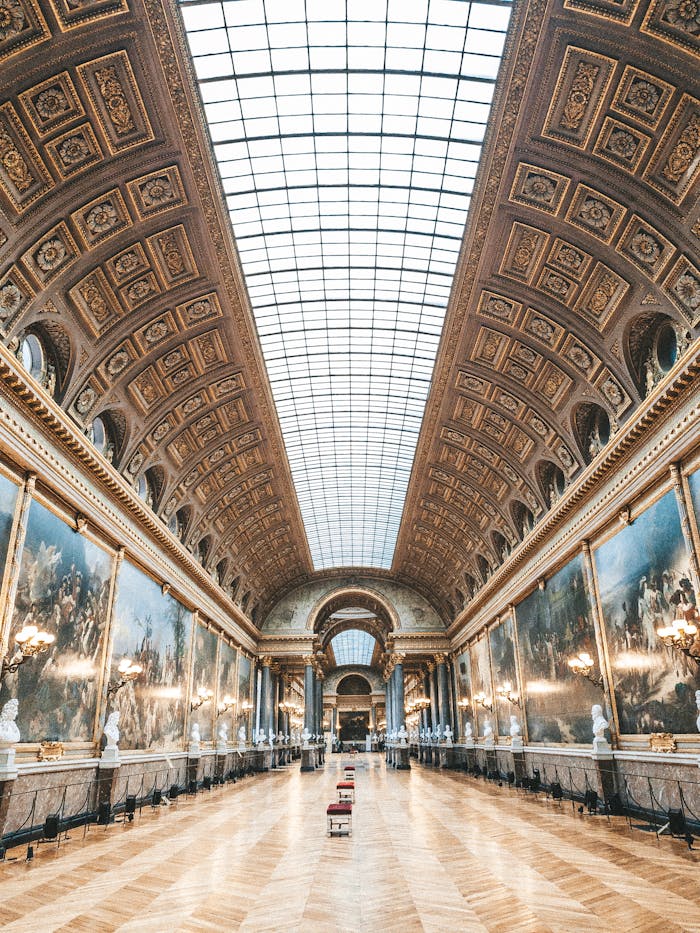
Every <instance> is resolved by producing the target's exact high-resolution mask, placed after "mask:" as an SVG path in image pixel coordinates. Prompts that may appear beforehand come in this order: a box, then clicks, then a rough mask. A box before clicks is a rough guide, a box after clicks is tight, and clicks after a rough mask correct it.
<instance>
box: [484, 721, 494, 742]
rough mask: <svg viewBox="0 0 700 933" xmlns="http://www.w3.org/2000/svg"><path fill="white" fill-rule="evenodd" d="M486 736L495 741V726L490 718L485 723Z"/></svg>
mask: <svg viewBox="0 0 700 933" xmlns="http://www.w3.org/2000/svg"><path fill="white" fill-rule="evenodd" d="M484 738H485V739H490V740H491V741H493V726H492V725H491V720H490V719H487V720H486V722H485V723H484Z"/></svg>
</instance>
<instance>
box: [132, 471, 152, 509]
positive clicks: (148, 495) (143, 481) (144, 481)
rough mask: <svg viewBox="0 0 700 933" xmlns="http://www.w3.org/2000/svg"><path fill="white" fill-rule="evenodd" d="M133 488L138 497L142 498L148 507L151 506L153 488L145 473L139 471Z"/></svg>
mask: <svg viewBox="0 0 700 933" xmlns="http://www.w3.org/2000/svg"><path fill="white" fill-rule="evenodd" d="M134 489H135V490H136V495H137V496H138V497H139V499H142V500H143V501H144V502H145V503H146V505H147V506H149V508H153V489H152V487H151V483H150V481H149V477H148V475H147V474H146V473H141V475H140V476H138V477H137V478H136V481H135V483H134Z"/></svg>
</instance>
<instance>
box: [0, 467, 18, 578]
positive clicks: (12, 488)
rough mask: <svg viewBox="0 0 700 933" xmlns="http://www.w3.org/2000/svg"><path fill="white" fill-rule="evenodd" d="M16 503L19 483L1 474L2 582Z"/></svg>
mask: <svg viewBox="0 0 700 933" xmlns="http://www.w3.org/2000/svg"><path fill="white" fill-rule="evenodd" d="M16 504H17V485H16V484H15V483H13V482H12V481H11V480H9V479H6V478H5V477H4V476H2V475H1V474H0V584H1V583H2V576H3V573H4V570H5V561H6V560H7V547H8V545H9V543H10V532H11V530H12V519H13V517H14V514H15V505H16Z"/></svg>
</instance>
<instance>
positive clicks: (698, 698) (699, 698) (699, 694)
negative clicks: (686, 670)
mask: <svg viewBox="0 0 700 933" xmlns="http://www.w3.org/2000/svg"><path fill="white" fill-rule="evenodd" d="M695 705H696V706H697V708H698V718H697V719H696V721H695V725H696V726H697V727H698V732H700V690H696V691H695Z"/></svg>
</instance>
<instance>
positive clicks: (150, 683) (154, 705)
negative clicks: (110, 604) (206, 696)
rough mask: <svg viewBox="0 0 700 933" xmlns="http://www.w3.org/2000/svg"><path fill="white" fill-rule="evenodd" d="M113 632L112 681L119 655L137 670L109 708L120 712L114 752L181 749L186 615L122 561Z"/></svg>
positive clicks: (189, 616) (188, 630)
mask: <svg viewBox="0 0 700 933" xmlns="http://www.w3.org/2000/svg"><path fill="white" fill-rule="evenodd" d="M113 628H114V639H113V645H112V678H113V679H115V680H116V679H117V676H118V675H117V667H118V665H119V662H120V661H121V660H122V659H123V658H125V657H128V658H131V660H132V661H136V662H137V663H138V664H140V665H141V666H142V667H143V673H142V674H140V675H139V677H138V678H137V679H136V680H134V681H132V682H131V683H129V684H127V686H125V687H123V688H122V689H121V690H120V691H119V692H118V693H117V694H116V697H115V699H114V702H113V704H112V708H115V709H118V710H119V711H120V713H121V717H120V722H119V728H120V730H121V740H120V743H119V745H120V748H125V749H134V748H139V749H141V748H143V749H145V748H159V749H161V748H162V749H164V750H166V751H167V750H170V749H176V748H179V747H181V746H182V743H183V740H184V735H183V734H184V729H185V703H186V702H187V670H188V664H189V656H190V647H191V643H192V613H191V612H189V610H187V609H185V607H184V606H182V605H181V604H180V603H179V602H178V601H177V600H176V599H173V597H172V596H170V595H164V594H163V593H162V592H161V588H160V586H158V584H157V583H155V582H154V581H153V580H151V578H150V577H147V576H146V575H145V574H144V573H142V572H141V571H140V570H138V569H137V568H136V567H134V566H133V565H132V564H130V563H128V562H126V561H125V562H124V563H123V564H122V566H121V568H120V571H119V580H118V590H117V599H116V604H115V611H114V626H113Z"/></svg>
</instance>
